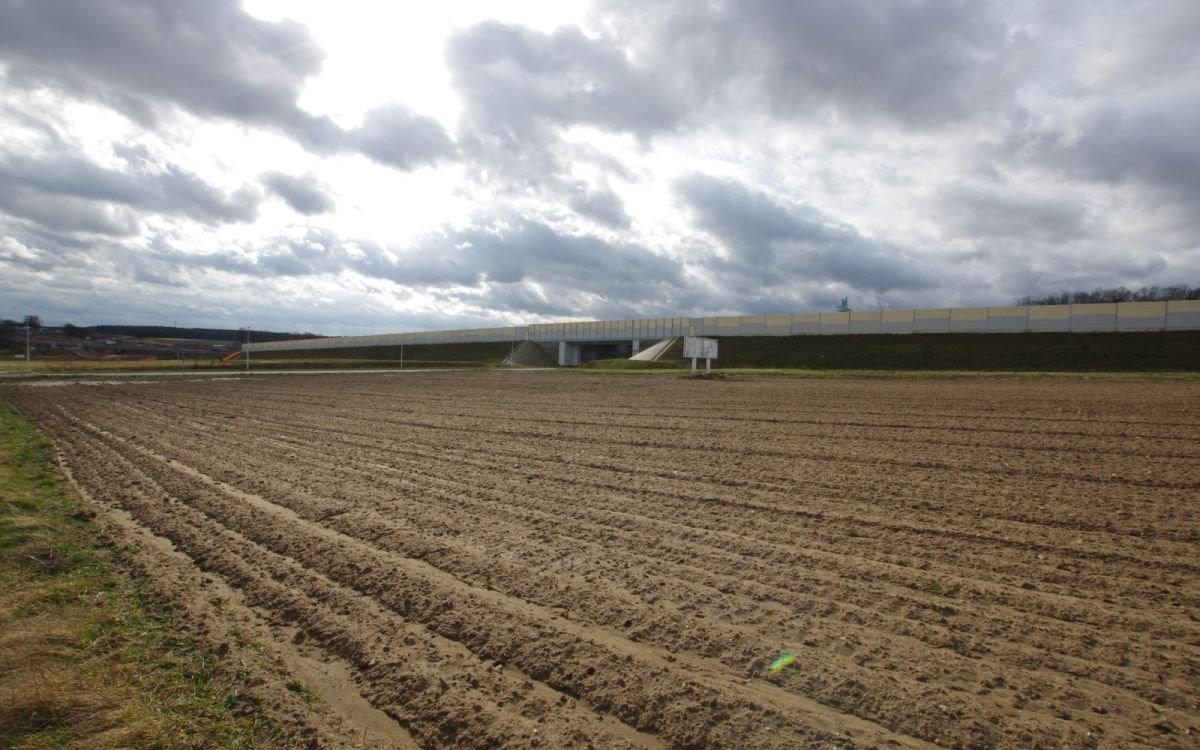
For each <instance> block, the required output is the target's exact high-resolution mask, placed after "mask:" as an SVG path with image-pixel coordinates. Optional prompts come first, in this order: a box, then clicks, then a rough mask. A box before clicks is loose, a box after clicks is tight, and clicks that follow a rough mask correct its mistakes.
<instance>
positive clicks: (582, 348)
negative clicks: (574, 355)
mask: <svg viewBox="0 0 1200 750" xmlns="http://www.w3.org/2000/svg"><path fill="white" fill-rule="evenodd" d="M632 356H633V342H630V341H626V342H622V343H616V344H613V343H603V344H579V364H581V365H582V364H587V363H588V362H594V361H596V360H598V359H629V358H630V357H632Z"/></svg>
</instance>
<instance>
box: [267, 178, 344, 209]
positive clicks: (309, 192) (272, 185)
mask: <svg viewBox="0 0 1200 750" xmlns="http://www.w3.org/2000/svg"><path fill="white" fill-rule="evenodd" d="M259 179H260V181H261V182H262V184H263V185H265V186H266V187H267V188H268V189H269V190H270V191H271V192H272V193H275V194H276V195H278V196H279V197H280V198H282V199H283V200H284V202H285V203H287V204H288V205H289V206H291V207H292V209H293V210H294V211H296V212H298V213H302V214H304V215H305V216H315V215H317V214H323V213H328V212H329V211H332V210H333V208H334V203H333V199H332V198H330V197H329V194H328V192H327V191H328V188H327V187H325V185H323V184H322V183H321V181H320V180H318V179H317V178H316V176H315V175H312V174H307V175H304V176H301V177H293V176H292V175H287V174H284V173H283V172H267V173H266V174H264V175H262V177H260V178H259Z"/></svg>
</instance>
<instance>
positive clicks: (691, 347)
mask: <svg viewBox="0 0 1200 750" xmlns="http://www.w3.org/2000/svg"><path fill="white" fill-rule="evenodd" d="M683 358H684V359H691V358H695V359H716V358H717V340H716V339H703V338H700V337H699V336H684V337H683Z"/></svg>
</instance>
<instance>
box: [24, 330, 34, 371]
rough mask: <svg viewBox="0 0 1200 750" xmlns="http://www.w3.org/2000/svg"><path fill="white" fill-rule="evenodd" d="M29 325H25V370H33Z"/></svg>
mask: <svg viewBox="0 0 1200 750" xmlns="http://www.w3.org/2000/svg"><path fill="white" fill-rule="evenodd" d="M29 328H30V327H29V326H25V372H33V360H32V359H30V357H29Z"/></svg>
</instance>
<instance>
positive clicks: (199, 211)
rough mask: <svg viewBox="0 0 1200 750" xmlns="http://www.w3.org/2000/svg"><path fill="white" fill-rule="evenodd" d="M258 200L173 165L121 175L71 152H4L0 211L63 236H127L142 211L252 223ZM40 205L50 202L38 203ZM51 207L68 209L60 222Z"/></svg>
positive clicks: (244, 191) (246, 190)
mask: <svg viewBox="0 0 1200 750" xmlns="http://www.w3.org/2000/svg"><path fill="white" fill-rule="evenodd" d="M258 200H259V196H258V195H257V193H255V192H254V191H253V190H251V189H250V188H247V187H243V188H241V189H239V190H238V191H236V192H234V193H233V194H226V193H224V192H222V191H220V190H218V189H217V188H215V187H213V186H212V185H209V184H208V183H206V182H204V181H203V180H201V179H200V178H199V177H197V176H196V175H194V174H192V173H190V172H188V171H187V170H185V169H183V168H182V167H179V166H178V165H174V164H164V165H162V166H161V168H160V169H158V170H157V171H139V172H128V173H127V172H120V171H116V170H112V169H107V168H105V167H101V166H98V165H96V164H94V163H92V162H90V161H87V160H85V159H84V158H82V157H80V156H76V155H72V154H64V153H48V154H45V155H43V156H40V157H30V156H22V155H15V154H12V153H5V152H3V151H0V206H3V207H4V208H5V210H6V211H7V212H8V213H10V214H12V215H17V216H22V217H24V218H27V219H30V220H32V221H36V222H38V223H39V224H42V225H44V226H47V227H50V228H55V229H58V230H60V231H68V230H74V231H85V230H86V227H87V226H88V225H91V226H92V229H91V230H88V231H99V232H102V233H104V234H114V235H128V234H133V233H135V232H136V220H135V219H134V218H133V214H131V213H130V212H128V211H124V210H121V209H119V208H114V206H124V207H127V208H129V209H134V210H136V211H140V212H148V213H159V214H168V215H174V216H186V217H188V218H191V219H194V220H195V221H199V222H201V223H205V224H217V223H224V222H241V221H252V220H253V219H254V218H255V216H256V215H257V212H258ZM39 201H45V202H44V203H42V204H41V205H40V206H39ZM52 207H57V208H60V209H62V211H63V214H62V215H61V217H56V214H55V212H54V211H53V210H51V208H52Z"/></svg>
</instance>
